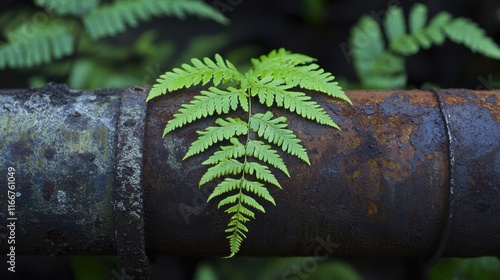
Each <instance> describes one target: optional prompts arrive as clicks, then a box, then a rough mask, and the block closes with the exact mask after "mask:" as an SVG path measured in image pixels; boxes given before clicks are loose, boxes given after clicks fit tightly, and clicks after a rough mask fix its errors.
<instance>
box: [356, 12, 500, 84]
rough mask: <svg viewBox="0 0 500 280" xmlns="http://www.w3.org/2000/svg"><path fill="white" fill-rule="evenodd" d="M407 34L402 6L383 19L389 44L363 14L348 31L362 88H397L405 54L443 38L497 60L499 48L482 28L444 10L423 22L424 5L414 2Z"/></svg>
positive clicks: (403, 78) (402, 78) (402, 76)
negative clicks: (454, 16) (453, 16)
mask: <svg viewBox="0 0 500 280" xmlns="http://www.w3.org/2000/svg"><path fill="white" fill-rule="evenodd" d="M408 21H409V23H408V24H409V33H407V28H406V22H405V18H404V15H403V11H402V9H401V7H395V6H392V7H390V8H389V10H388V12H387V15H386V17H385V21H384V29H385V33H386V35H387V41H388V45H387V47H386V44H385V42H384V39H383V35H382V31H381V29H380V26H379V25H378V23H377V21H376V20H375V19H374V18H373V17H372V16H368V15H365V16H363V17H362V18H361V19H360V20H359V22H358V24H356V26H355V27H354V28H353V29H352V31H351V38H350V44H351V54H352V56H353V60H354V67H355V69H356V72H357V74H358V77H359V78H360V80H361V84H362V85H363V87H367V88H400V87H404V86H405V85H406V80H407V76H406V73H405V67H404V62H405V60H404V57H405V56H409V55H413V54H415V53H417V52H418V51H419V50H420V48H424V49H427V48H429V47H431V46H432V45H434V44H436V45H441V44H443V42H444V40H445V39H446V38H448V39H450V40H451V41H453V42H455V43H459V44H463V45H464V46H466V47H468V48H469V49H471V50H472V51H474V52H478V53H481V54H483V55H485V56H488V57H492V58H496V59H500V47H499V46H498V45H497V44H496V43H495V42H494V41H493V40H492V39H491V38H489V37H487V36H486V35H485V32H484V30H482V29H481V28H479V27H478V26H477V24H475V23H474V22H472V21H470V20H468V19H465V18H452V16H451V15H450V14H448V13H446V12H441V13H438V14H437V15H435V16H434V17H433V18H432V19H431V20H430V21H429V24H428V25H426V22H427V7H426V6H424V5H422V4H415V5H414V6H413V7H412V9H411V10H410V13H409V20H408Z"/></svg>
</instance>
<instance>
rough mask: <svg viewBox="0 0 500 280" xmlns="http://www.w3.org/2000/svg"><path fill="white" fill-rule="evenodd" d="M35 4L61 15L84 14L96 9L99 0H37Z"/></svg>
mask: <svg viewBox="0 0 500 280" xmlns="http://www.w3.org/2000/svg"><path fill="white" fill-rule="evenodd" d="M35 4H36V5H37V6H39V7H43V8H45V9H46V10H47V11H50V12H53V13H55V14H57V15H60V16H64V15H74V16H83V15H86V14H88V13H89V12H90V11H92V10H93V9H95V8H96V7H97V6H98V5H99V0H86V1H82V0H35Z"/></svg>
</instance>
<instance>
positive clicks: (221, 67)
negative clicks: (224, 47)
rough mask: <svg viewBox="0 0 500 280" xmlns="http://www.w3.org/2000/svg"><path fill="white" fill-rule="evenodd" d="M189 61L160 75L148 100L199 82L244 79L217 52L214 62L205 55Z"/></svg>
mask: <svg viewBox="0 0 500 280" xmlns="http://www.w3.org/2000/svg"><path fill="white" fill-rule="evenodd" d="M191 63H192V64H191V65H190V64H187V63H185V64H182V66H181V68H174V69H173V70H172V71H169V72H166V73H165V74H163V75H161V76H160V78H158V80H157V82H158V83H157V84H155V85H154V86H153V88H152V89H151V91H150V93H149V96H148V100H150V99H152V98H155V97H157V96H160V95H163V94H165V93H167V92H172V91H175V90H178V89H181V88H188V87H191V86H194V85H198V84H200V83H201V84H202V85H205V84H207V83H208V82H210V81H212V83H213V84H214V86H217V85H219V84H220V83H221V82H223V81H224V80H236V81H242V80H244V79H245V78H244V76H243V75H242V74H241V73H240V72H239V71H238V70H237V69H236V67H234V65H233V64H232V63H231V62H229V61H227V60H226V61H224V59H222V57H221V56H220V55H219V54H216V55H215V62H214V61H213V60H211V59H210V58H208V57H205V58H204V59H203V62H202V61H200V60H199V59H196V58H193V59H192V60H191ZM228 90H235V89H228ZM235 91H236V90H235Z"/></svg>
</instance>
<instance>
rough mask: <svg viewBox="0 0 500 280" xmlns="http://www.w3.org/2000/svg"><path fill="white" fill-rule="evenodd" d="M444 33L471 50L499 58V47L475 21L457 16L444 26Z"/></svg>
mask: <svg viewBox="0 0 500 280" xmlns="http://www.w3.org/2000/svg"><path fill="white" fill-rule="evenodd" d="M444 30H445V32H446V35H447V36H448V38H450V40H452V41H453V42H455V43H458V44H463V45H464V46H466V47H468V48H469V49H471V50H472V51H473V52H478V53H480V54H482V55H484V56H487V57H491V58H495V59H500V47H499V46H498V45H497V44H496V43H495V42H494V41H493V40H492V39H491V38H490V37H488V36H486V35H485V31H484V30H483V29H481V28H480V27H479V26H478V25H477V24H476V23H474V22H472V21H470V20H468V19H465V18H457V19H454V20H452V21H451V22H450V24H447V25H446V26H445V27H444Z"/></svg>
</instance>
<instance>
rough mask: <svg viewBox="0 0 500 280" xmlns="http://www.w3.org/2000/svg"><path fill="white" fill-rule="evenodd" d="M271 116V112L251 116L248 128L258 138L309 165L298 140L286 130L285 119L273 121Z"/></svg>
mask: <svg viewBox="0 0 500 280" xmlns="http://www.w3.org/2000/svg"><path fill="white" fill-rule="evenodd" d="M273 116H274V115H273V113H271V112H266V113H265V114H260V113H259V114H255V115H253V116H252V117H251V118H250V128H251V129H252V130H253V131H255V132H257V134H258V135H259V137H263V138H264V139H266V140H267V141H269V142H270V143H272V144H276V145H278V146H279V147H281V149H282V150H283V151H284V152H287V153H289V154H291V155H293V156H296V157H298V158H299V159H301V160H303V161H305V162H306V163H307V164H309V165H311V163H310V162H309V157H308V156H307V152H306V150H305V148H304V147H303V146H302V145H301V144H300V140H299V139H298V138H297V137H296V136H295V134H293V132H292V131H291V130H289V129H286V127H287V125H286V118H285V117H279V118H276V119H273Z"/></svg>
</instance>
